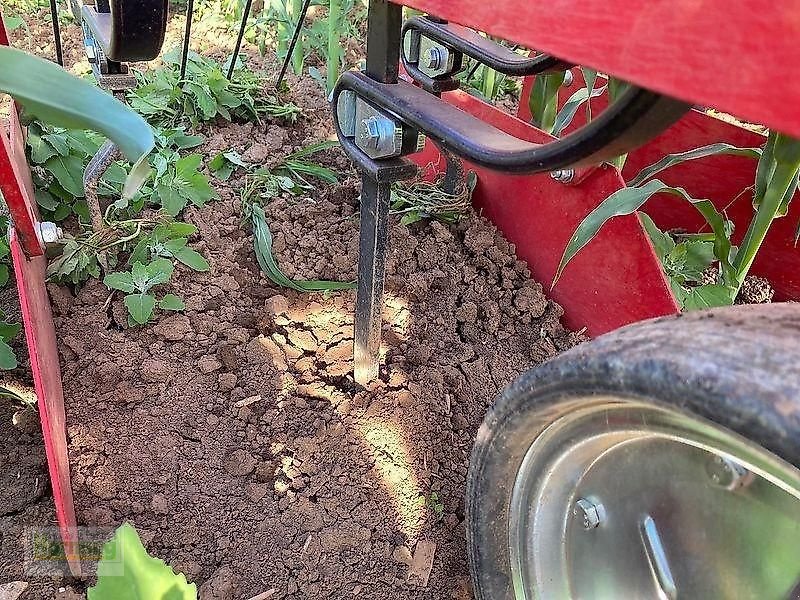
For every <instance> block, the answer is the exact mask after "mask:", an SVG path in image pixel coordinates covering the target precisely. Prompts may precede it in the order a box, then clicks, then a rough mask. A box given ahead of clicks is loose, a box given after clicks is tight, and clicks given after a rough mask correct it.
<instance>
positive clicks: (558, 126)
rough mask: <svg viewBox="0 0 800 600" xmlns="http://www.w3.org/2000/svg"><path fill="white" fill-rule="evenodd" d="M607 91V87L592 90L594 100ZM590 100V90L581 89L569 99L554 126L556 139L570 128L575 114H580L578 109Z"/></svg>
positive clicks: (553, 132) (559, 112)
mask: <svg viewBox="0 0 800 600" xmlns="http://www.w3.org/2000/svg"><path fill="white" fill-rule="evenodd" d="M605 91H606V87H605V86H602V87H599V88H597V89H592V96H591V97H592V98H597V97H598V96H602V95H603V93H604V92H605ZM588 100H589V88H585V87H584V88H581V89H579V90H578V91H576V92H575V93H573V94H572V95H571V96H570V97H569V99H568V100H567V101H566V102H565V103H564V106H562V107H561V110H560V111H558V115H557V116H556V120H555V123H554V124H553V131H552V134H553V135H554V136H556V137H558V136H560V135H561V133H562V132H563V131H564V130H565V129H566V128H567V127H569V125H570V123H572V120H573V119H574V118H575V114H576V113H577V112H578V109H579V108H580V107H581V106H582V105H583V104H585V103H586V102H587V101H588Z"/></svg>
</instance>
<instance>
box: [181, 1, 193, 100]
mask: <svg viewBox="0 0 800 600" xmlns="http://www.w3.org/2000/svg"><path fill="white" fill-rule="evenodd" d="M192 17H194V0H188V2H187V3H186V28H185V29H184V30H183V52H182V53H181V76H180V81H178V85H179V86H180V87H183V79H184V78H185V77H186V61H187V60H188V58H189V39H190V38H191V37H192Z"/></svg>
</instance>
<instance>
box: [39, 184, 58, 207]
mask: <svg viewBox="0 0 800 600" xmlns="http://www.w3.org/2000/svg"><path fill="white" fill-rule="evenodd" d="M33 195H34V197H35V198H36V204H38V205H39V206H41V207H42V208H45V209H47V210H55V209H56V208H58V205H59V201H58V200H56V199H55V198H54V197H53V194H51V193H50V192H48V191H47V190H43V189H41V188H38V187H37V188H36V189H35V190H34V192H33Z"/></svg>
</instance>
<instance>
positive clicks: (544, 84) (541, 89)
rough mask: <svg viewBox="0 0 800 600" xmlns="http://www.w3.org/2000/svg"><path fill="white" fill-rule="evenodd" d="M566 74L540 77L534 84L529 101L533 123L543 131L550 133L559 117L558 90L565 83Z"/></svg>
mask: <svg viewBox="0 0 800 600" xmlns="http://www.w3.org/2000/svg"><path fill="white" fill-rule="evenodd" d="M564 77H565V73H553V74H551V75H538V76H537V77H536V79H535V80H534V82H533V90H531V96H530V100H529V107H530V109H531V122H532V123H533V124H534V125H536V126H537V127H538V128H539V129H541V130H542V131H546V132H547V133H550V132H552V131H553V126H554V125H555V123H556V116H557V115H558V90H559V88H561V84H562V83H564Z"/></svg>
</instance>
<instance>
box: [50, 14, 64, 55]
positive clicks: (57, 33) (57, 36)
mask: <svg viewBox="0 0 800 600" xmlns="http://www.w3.org/2000/svg"><path fill="white" fill-rule="evenodd" d="M50 17H51V18H52V20H53V40H54V42H55V46H56V62H58V64H59V65H61V66H62V67H63V66H64V52H63V51H62V49H61V26H60V25H59V23H58V4H57V2H56V0H50Z"/></svg>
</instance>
